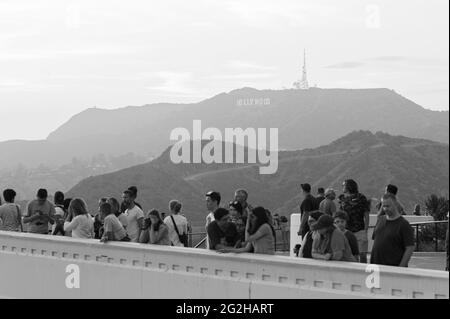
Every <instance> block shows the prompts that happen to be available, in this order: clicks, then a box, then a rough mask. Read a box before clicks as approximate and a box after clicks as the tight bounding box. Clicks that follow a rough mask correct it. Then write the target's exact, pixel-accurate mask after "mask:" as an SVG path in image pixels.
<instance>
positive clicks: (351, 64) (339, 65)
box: [326, 62, 365, 69]
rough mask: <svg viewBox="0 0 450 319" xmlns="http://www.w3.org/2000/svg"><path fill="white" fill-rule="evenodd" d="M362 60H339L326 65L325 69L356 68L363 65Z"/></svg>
mask: <svg viewBox="0 0 450 319" xmlns="http://www.w3.org/2000/svg"><path fill="white" fill-rule="evenodd" d="M364 65H365V63H362V62H341V63H336V64H332V65H329V66H326V68H327V69H356V68H360V67H362V66H364Z"/></svg>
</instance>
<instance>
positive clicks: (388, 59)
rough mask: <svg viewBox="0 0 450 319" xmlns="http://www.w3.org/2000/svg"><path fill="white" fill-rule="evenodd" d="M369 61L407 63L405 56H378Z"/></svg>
mask: <svg viewBox="0 0 450 319" xmlns="http://www.w3.org/2000/svg"><path fill="white" fill-rule="evenodd" d="M368 60H369V61H381V62H403V61H407V60H408V58H407V57H405V56H379V57H375V58H370V59H368Z"/></svg>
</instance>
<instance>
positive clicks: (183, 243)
mask: <svg viewBox="0 0 450 319" xmlns="http://www.w3.org/2000/svg"><path fill="white" fill-rule="evenodd" d="M300 188H301V193H302V195H303V196H302V201H301V203H300V207H299V208H300V216H301V217H300V221H299V222H300V227H299V230H298V235H299V236H300V237H301V239H302V243H301V244H300V245H297V246H296V247H295V252H296V255H297V256H298V257H301V258H312V259H321V260H336V261H347V262H361V263H367V262H368V258H367V256H368V254H369V251H368V241H369V240H368V229H369V213H370V210H371V201H370V200H369V199H367V198H366V196H365V195H364V194H361V193H360V192H359V187H358V184H357V183H356V182H355V181H354V180H352V179H347V180H345V181H344V183H343V191H342V194H341V195H339V196H337V194H336V191H335V190H333V189H332V188H328V189H324V188H319V189H318V195H317V196H313V195H312V193H311V185H310V184H308V183H304V184H301V185H300ZM137 193H138V190H137V187H135V186H131V187H129V188H128V189H126V190H124V191H123V193H122V198H121V202H119V200H118V199H117V198H114V197H104V198H101V199H100V200H99V202H98V210H97V212H96V213H94V214H91V213H90V212H89V210H88V208H87V205H86V203H85V201H84V200H83V199H81V198H73V199H72V198H65V196H64V194H63V193H62V192H60V191H58V192H56V193H55V194H54V202H53V203H51V202H50V201H49V200H48V193H47V190H45V189H39V190H38V192H37V194H36V199H35V200H33V201H31V202H29V203H28V206H27V209H26V212H24V213H23V214H22V211H21V208H20V207H19V206H18V205H17V204H15V197H16V192H15V191H14V190H12V189H6V190H5V191H4V192H3V198H4V201H5V203H3V204H2V205H1V206H0V231H2V230H3V231H15V232H23V231H24V226H25V225H26V226H27V227H26V228H27V229H26V231H27V232H29V233H35V234H50V235H53V236H70V237H74V238H86V239H98V240H100V241H101V242H108V241H121V242H136V243H142V244H153V245H167V246H179V247H187V246H188V234H189V232H190V231H191V227H190V223H189V222H188V220H187V218H186V216H184V215H183V213H182V207H183V205H182V203H181V202H180V201H178V200H171V201H170V202H169V203H168V210H169V211H170V214H168V216H165V214H163V213H162V212H159V211H158V210H156V209H152V210H150V211H148V212H147V213H144V210H143V208H142V206H141V205H140V204H139V203H138V202H137V201H136V199H137ZM397 193H398V188H397V187H396V186H395V185H388V186H387V187H386V190H385V194H383V196H382V198H381V201H380V204H379V205H377V206H376V209H377V210H378V216H377V223H376V227H375V229H374V232H373V236H372V239H373V247H372V251H371V252H370V263H371V264H380V265H390V266H399V267H407V266H408V263H409V261H410V258H411V256H412V254H413V251H414V232H413V228H412V227H411V225H410V224H409V222H408V221H407V220H406V219H405V218H404V217H403V215H404V214H405V213H404V212H405V211H404V209H403V206H402V205H401V203H400V202H399V201H398V199H397ZM221 200H222V198H221V195H220V193H219V192H216V191H210V192H207V193H206V195H205V203H206V210H207V215H206V224H205V231H206V234H207V235H206V246H207V249H209V250H214V251H217V252H220V253H255V254H266V255H274V254H275V251H276V244H277V243H276V239H277V236H276V232H275V229H279V230H281V233H282V241H283V243H285V242H286V243H287V242H288V237H289V223H288V220H287V218H286V217H285V216H279V215H278V214H275V215H272V213H271V212H270V211H269V210H268V209H266V208H264V207H262V206H256V207H253V206H252V205H250V204H249V203H248V192H247V191H246V190H245V189H238V190H236V191H235V193H234V198H233V200H231V201H230V202H229V203H228V205H221ZM0 204H1V201H0Z"/></svg>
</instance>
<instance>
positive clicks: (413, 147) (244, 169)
mask: <svg viewBox="0 0 450 319" xmlns="http://www.w3.org/2000/svg"><path fill="white" fill-rule="evenodd" d="M168 152H169V150H166V151H165V152H164V153H163V154H162V155H161V156H160V157H159V158H157V159H156V160H154V161H152V162H150V163H147V164H144V165H139V166H135V167H131V168H128V169H125V170H121V171H119V172H116V173H111V174H107V175H102V176H98V177H92V178H89V179H86V180H84V181H82V182H81V183H79V184H78V185H77V186H75V187H74V188H73V189H72V190H71V191H70V192H69V194H70V196H81V197H83V198H85V199H86V200H87V201H88V203H89V205H90V206H91V207H95V205H96V202H97V200H98V198H100V197H102V196H105V195H112V196H120V194H121V192H122V191H123V189H125V188H126V187H128V186H129V185H136V186H137V187H138V188H139V198H138V201H139V202H140V203H142V204H143V205H144V207H145V209H146V210H148V209H150V208H153V207H155V208H158V209H161V210H163V211H167V203H168V201H169V200H170V199H172V198H177V199H179V200H181V201H182V202H183V203H184V206H185V212H186V213H187V215H188V216H189V218H190V219H191V220H193V221H194V223H196V224H202V223H203V219H204V216H205V204H204V193H205V192H206V191H208V190H211V189H214V190H217V191H219V192H221V194H222V197H223V204H226V203H227V202H228V201H229V200H231V199H232V196H233V192H234V190H235V189H237V188H240V187H243V188H246V189H247V190H248V191H249V193H250V198H249V201H250V202H251V203H252V204H254V205H263V206H265V207H267V208H269V209H271V210H272V211H273V212H278V213H280V214H284V215H289V214H290V213H293V212H296V211H297V210H298V208H297V207H298V203H299V201H300V199H301V198H300V196H299V184H300V183H302V182H309V183H311V184H312V186H313V188H314V189H316V188H317V187H319V186H322V187H330V186H331V187H334V188H335V189H336V190H337V191H338V193H340V191H341V185H342V181H343V180H344V179H346V178H353V179H355V180H357V181H358V183H359V184H360V188H361V191H362V192H363V193H364V194H366V195H367V196H368V197H370V198H372V197H375V198H378V197H380V195H381V194H382V192H383V189H384V187H385V185H386V184H388V183H394V184H396V185H398V186H399V188H400V193H399V198H400V200H401V201H402V203H403V204H404V205H405V206H406V210H407V211H412V208H413V206H414V204H416V203H422V202H423V200H424V198H425V197H426V196H427V195H429V194H431V193H436V194H442V195H447V196H448V192H449V181H448V178H449V146H448V145H446V144H442V143H437V142H432V141H429V140H424V139H413V138H407V137H403V136H392V135H389V134H386V133H381V132H377V133H376V134H373V133H371V132H368V131H356V132H352V133H350V134H348V135H346V136H344V137H342V138H340V139H338V140H335V141H334V142H332V143H330V144H328V145H325V146H321V147H318V148H314V149H305V150H300V151H284V152H280V154H279V168H278V171H277V173H276V174H274V175H260V174H259V170H258V166H257V165H249V164H226V165H225V164H224V165H222V164H214V165H211V166H210V165H207V164H196V165H192V164H179V165H175V164H172V163H171V161H170V159H169V157H168Z"/></svg>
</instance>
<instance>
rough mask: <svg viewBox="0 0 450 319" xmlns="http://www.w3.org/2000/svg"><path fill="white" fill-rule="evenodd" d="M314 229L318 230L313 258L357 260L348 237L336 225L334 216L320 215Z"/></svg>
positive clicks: (313, 248)
mask: <svg viewBox="0 0 450 319" xmlns="http://www.w3.org/2000/svg"><path fill="white" fill-rule="evenodd" d="M312 230H313V231H314V232H316V234H315V235H313V245H312V258H313V259H321V260H336V261H350V262H356V259H355V257H354V256H353V255H352V250H351V248H350V244H349V242H348V240H347V238H346V237H345V235H344V234H343V233H342V232H341V231H339V230H338V229H337V228H336V227H335V226H334V219H333V217H331V216H330V215H326V214H324V215H322V216H320V218H319V220H318V221H317V223H315V224H314V225H312Z"/></svg>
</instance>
